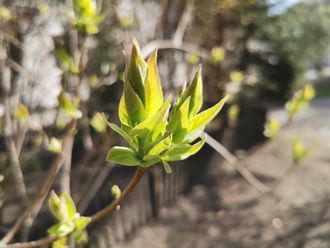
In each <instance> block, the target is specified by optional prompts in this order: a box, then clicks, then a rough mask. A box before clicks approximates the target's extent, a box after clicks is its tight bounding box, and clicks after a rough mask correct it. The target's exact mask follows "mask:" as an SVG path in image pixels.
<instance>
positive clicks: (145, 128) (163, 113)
mask: <svg viewBox="0 0 330 248" xmlns="http://www.w3.org/2000/svg"><path fill="white" fill-rule="evenodd" d="M168 109H169V105H168V106H167V107H166V108H164V109H162V110H160V111H159V112H158V113H156V114H154V115H153V116H151V117H149V118H148V119H146V120H145V121H143V122H141V123H140V124H139V125H137V126H135V127H134V128H133V129H132V131H131V132H130V135H131V136H137V137H140V138H142V139H146V137H147V135H148V134H149V133H150V132H151V130H153V129H154V128H155V127H157V126H158V125H159V124H160V123H161V122H162V121H164V120H165V119H166V117H167V115H168Z"/></svg>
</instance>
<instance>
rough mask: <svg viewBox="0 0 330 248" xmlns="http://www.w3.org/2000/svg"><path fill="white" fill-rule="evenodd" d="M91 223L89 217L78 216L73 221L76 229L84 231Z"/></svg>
mask: <svg viewBox="0 0 330 248" xmlns="http://www.w3.org/2000/svg"><path fill="white" fill-rule="evenodd" d="M91 221H92V218H91V217H85V216H80V217H79V218H77V219H74V220H73V223H74V224H75V228H76V229H84V228H86V227H87V225H88V224H89V223H90V222H91Z"/></svg>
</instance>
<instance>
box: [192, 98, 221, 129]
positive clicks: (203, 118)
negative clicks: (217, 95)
mask: <svg viewBox="0 0 330 248" xmlns="http://www.w3.org/2000/svg"><path fill="white" fill-rule="evenodd" d="M226 100H227V97H224V98H223V99H222V100H221V101H220V102H218V103H217V104H216V105H214V106H213V107H211V108H209V109H207V110H204V111H203V112H201V113H199V114H198V115H195V116H194V117H192V118H191V119H190V120H189V129H188V133H191V132H193V131H195V130H197V129H199V128H202V127H203V126H205V125H206V124H207V123H209V122H210V121H211V120H212V119H213V118H214V117H215V116H216V115H217V114H218V113H219V111H220V110H221V108H222V106H223V105H224V104H225V102H226Z"/></svg>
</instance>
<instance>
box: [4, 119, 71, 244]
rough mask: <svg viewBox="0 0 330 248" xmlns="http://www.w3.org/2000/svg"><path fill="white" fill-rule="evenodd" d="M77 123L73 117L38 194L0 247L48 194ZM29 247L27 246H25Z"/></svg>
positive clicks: (12, 235) (11, 236)
mask: <svg viewBox="0 0 330 248" xmlns="http://www.w3.org/2000/svg"><path fill="white" fill-rule="evenodd" d="M76 125H77V120H76V119H73V120H71V122H70V123H69V125H68V128H67V132H66V134H65V137H64V139H63V146H62V151H61V152H60V153H59V154H58V155H57V157H56V159H55V161H54V162H53V164H52V166H51V168H50V170H49V172H48V175H47V177H46V179H45V182H44V184H43V186H42V187H41V189H40V191H39V192H38V194H37V195H36V196H35V198H34V200H33V202H32V204H31V205H30V206H29V207H28V208H27V209H26V210H25V211H24V212H23V213H22V214H21V216H20V217H19V218H18V219H17V221H16V222H15V224H14V226H13V227H12V228H11V229H10V230H9V232H8V233H7V234H6V235H5V236H4V237H3V238H2V239H1V240H0V248H2V247H7V246H4V245H5V244H7V243H8V242H9V241H10V240H11V239H12V238H13V237H14V235H15V234H16V233H17V232H18V231H19V230H20V229H21V227H22V225H23V224H24V222H25V220H26V219H27V218H29V216H30V215H31V214H32V212H33V211H34V208H35V207H36V206H38V205H39V204H40V202H42V201H43V200H44V199H45V197H46V195H47V194H48V192H49V190H50V188H51V186H52V185H53V182H54V180H55V177H56V175H57V173H58V171H59V169H60V168H61V167H62V164H63V156H64V154H65V151H66V148H67V146H68V143H69V141H70V139H71V137H72V136H73V135H74V132H75V129H76ZM27 247H29V246H27Z"/></svg>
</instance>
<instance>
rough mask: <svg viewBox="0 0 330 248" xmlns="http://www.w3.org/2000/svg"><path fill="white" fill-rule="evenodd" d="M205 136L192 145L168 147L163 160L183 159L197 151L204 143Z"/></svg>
mask: <svg viewBox="0 0 330 248" xmlns="http://www.w3.org/2000/svg"><path fill="white" fill-rule="evenodd" d="M205 141H206V136H205V137H204V138H203V139H202V140H201V141H199V142H197V143H196V144H194V145H184V146H179V147H174V148H173V149H170V150H169V152H167V153H166V154H165V155H164V156H163V157H162V160H164V161H177V160H183V159H186V158H188V157H190V156H191V155H194V154H195V153H197V152H198V151H199V150H200V149H201V148H202V147H203V145H204V143H205Z"/></svg>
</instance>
